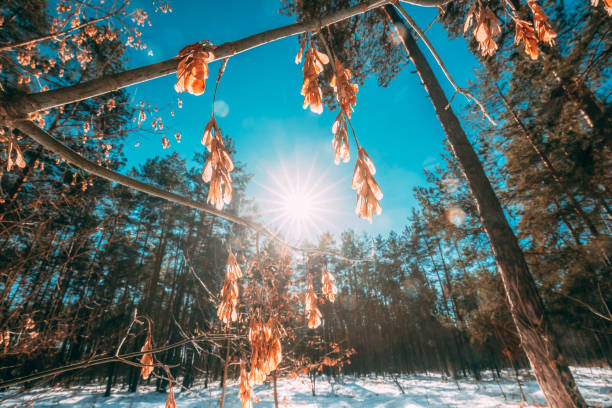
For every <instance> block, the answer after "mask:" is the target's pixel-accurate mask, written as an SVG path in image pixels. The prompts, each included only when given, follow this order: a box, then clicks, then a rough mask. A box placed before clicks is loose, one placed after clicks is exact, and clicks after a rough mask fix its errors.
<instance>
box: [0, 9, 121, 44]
mask: <svg viewBox="0 0 612 408" xmlns="http://www.w3.org/2000/svg"><path fill="white" fill-rule="evenodd" d="M126 5H127V3H123V5H122V6H121V7H120V8H119V9H117V10H116V11H115V12H113V13H109V14H107V15H105V16H102V17H98V18H93V19H91V20H88V21H86V22H84V23H81V24H79V25H77V26H75V27H71V28H67V29H65V30H62V31H58V32H57V33H49V34H47V35H44V36H42V37H37V38H32V39H31V40H26V41H21V42H18V43H14V44H6V45H1V46H0V51H8V50H11V49H13V48H19V47H26V46H28V45H34V44H38V43H40V42H43V41H46V40H50V39H52V38H57V37H61V36H62V35H66V34H68V33H71V32H72V31H76V30H80V29H81V28H84V27H87V26H89V25H92V24H96V23H98V22H100V21H104V20H107V19H109V18H112V17H114V16H116V15H117V14H119V13H121V12H122V11H123V9H124V8H125V6H126Z"/></svg>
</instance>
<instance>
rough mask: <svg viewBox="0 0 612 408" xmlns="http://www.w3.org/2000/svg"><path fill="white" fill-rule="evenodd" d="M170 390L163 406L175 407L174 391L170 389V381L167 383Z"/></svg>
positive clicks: (167, 407)
mask: <svg viewBox="0 0 612 408" xmlns="http://www.w3.org/2000/svg"><path fill="white" fill-rule="evenodd" d="M169 386H170V391H168V398H167V399H166V407H165V408H176V401H175V400H174V391H172V381H170V383H169Z"/></svg>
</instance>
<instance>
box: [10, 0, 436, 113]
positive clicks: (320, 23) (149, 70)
mask: <svg viewBox="0 0 612 408" xmlns="http://www.w3.org/2000/svg"><path fill="white" fill-rule="evenodd" d="M394 1H395V0H367V1H364V2H362V3H360V4H358V5H356V6H353V7H349V8H347V9H343V10H340V11H337V12H335V13H332V14H329V15H327V16H324V17H320V18H317V19H312V20H309V21H307V22H302V23H295V24H290V25H286V26H283V27H278V28H274V29H272V30H268V31H264V32H262V33H259V34H254V35H251V36H249V37H245V38H242V39H240V40H237V41H230V42H226V43H223V44H221V45H220V46H218V47H216V48H215V50H214V60H213V61H216V60H220V59H224V58H227V57H231V56H234V55H236V54H240V53H242V52H244V51H247V50H250V49H251V48H255V47H259V46H261V45H264V44H267V43H270V42H273V41H277V40H280V39H283V38H286V37H290V36H293V35H297V34H301V33H304V32H306V31H313V30H318V29H320V28H321V27H326V26H328V25H331V24H335V23H337V22H340V21H343V20H346V19H349V18H351V17H353V16H356V15H359V14H363V13H365V12H367V11H370V10H372V9H376V8H378V7H381V6H384V5H386V4H391V3H392V2H394ZM447 2H448V0H409V1H408V3H410V4H415V5H419V6H427V7H434V6H437V5H441V4H445V3H447ZM179 60H180V58H179V57H174V58H172V59H169V60H166V61H161V62H158V63H155V64H151V65H145V66H143V67H139V68H134V69H130V70H127V71H123V72H120V73H117V74H111V75H106V76H103V77H100V78H96V79H92V80H90V81H86V82H82V83H80V84H76V85H71V86H66V87H63V88H59V89H54V90H50V91H45V92H39V93H34V94H28V95H24V96H21V97H19V98H17V99H15V100H13V101H7V102H9V103H4V105H6V106H4V107H2V109H3V110H4V112H0V119H1V118H3V117H4V119H13V120H18V119H25V118H26V115H27V114H28V113H32V112H36V111H41V110H46V109H50V108H55V107H58V106H62V105H66V104H69V103H73V102H78V101H81V100H84V99H89V98H93V97H96V96H99V95H103V94H106V93H109V92H113V91H117V90H119V89H122V88H126V87H128V86H131V85H136V84H139V83H141V82H145V81H149V80H152V79H155V78H159V77H162V76H165V75H169V74H173V73H175V72H176V69H177V66H178V62H179Z"/></svg>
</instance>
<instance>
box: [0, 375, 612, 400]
mask: <svg viewBox="0 0 612 408" xmlns="http://www.w3.org/2000/svg"><path fill="white" fill-rule="evenodd" d="M572 372H573V373H574V376H575V378H576V381H577V382H578V385H579V387H580V391H581V392H582V395H583V396H584V397H585V399H586V400H587V402H588V403H589V405H591V406H595V407H610V406H612V370H610V369H604V368H583V367H581V368H572ZM520 378H521V384H522V386H523V391H524V393H525V395H526V397H527V402H525V401H523V400H522V397H521V393H520V390H519V387H518V385H517V383H516V380H515V379H514V375H513V374H512V372H510V371H505V372H504V375H503V379H502V380H501V381H500V382H499V383H498V382H496V381H495V380H494V379H493V377H492V376H491V374H490V373H488V374H487V373H485V375H483V380H482V381H479V382H477V381H474V380H473V379H462V380H459V381H457V382H455V381H453V380H450V379H445V378H443V377H442V376H441V375H440V374H419V375H403V376H401V377H399V378H397V381H398V383H399V384H400V385H401V387H402V388H403V389H404V391H405V394H402V392H401V391H400V388H399V387H398V386H397V384H396V382H395V380H394V379H393V377H391V376H389V375H387V376H385V377H384V378H383V377H382V376H378V377H376V376H369V377H360V378H356V377H352V376H345V377H343V381H342V384H340V383H336V382H335V381H334V380H333V379H328V378H327V377H318V378H317V383H316V393H317V396H316V397H313V396H312V393H311V384H310V380H309V379H308V378H306V377H303V378H297V379H279V381H278V393H279V406H280V407H287V408H289V407H308V408H315V407H316V408H318V407H330V408H345V407H347V408H348V407H363V408H374V407H380V408H416V407H474V408H486V407H534V406H545V400H544V396H543V394H542V392H541V391H540V390H539V387H538V385H537V383H536V381H535V379H534V378H533V377H532V376H530V375H528V374H527V372H526V371H523V372H522V374H521V377H520ZM237 390H238V384H237V382H235V381H232V382H229V383H228V391H227V395H226V402H225V407H226V408H231V407H240V401H239V399H238V396H237ZM502 390H503V394H502ZM15 391H16V390H10V391H9V392H6V393H4V394H2V393H0V405H2V406H3V407H17V406H19V407H23V406H28V407H60V408H61V407H72V406H79V407H92V408H94V407H106V408H113V407H117V408H145V407H147V408H157V407H159V408H162V407H164V405H165V400H166V395H165V394H161V393H157V392H155V391H154V389H153V388H152V387H140V388H139V390H138V392H136V393H128V392H127V391H125V390H121V389H118V388H117V389H114V390H113V394H112V395H111V396H110V397H108V398H105V397H104V396H103V394H104V386H103V385H99V386H93V385H92V386H78V387H74V388H70V389H66V388H53V389H49V388H40V389H35V390H30V391H28V392H27V393H22V394H19V395H17V396H12V394H13V393H14V392H15ZM255 391H256V394H257V398H258V401H256V402H255V404H254V407H255V408H270V407H274V396H273V391H272V386H271V385H265V384H264V385H261V386H256V387H255ZM504 394H505V397H504ZM220 395H221V389H220V388H219V387H218V382H217V383H214V384H213V385H212V386H210V387H209V388H203V386H202V385H199V384H196V385H195V386H194V387H193V388H192V390H191V391H181V390H180V389H179V387H175V396H176V402H177V406H178V408H195V407H218V398H219V396H220Z"/></svg>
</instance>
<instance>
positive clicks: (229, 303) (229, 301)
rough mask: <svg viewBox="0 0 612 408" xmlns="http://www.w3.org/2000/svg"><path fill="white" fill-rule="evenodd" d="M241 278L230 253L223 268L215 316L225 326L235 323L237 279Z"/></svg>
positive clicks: (233, 257) (238, 267) (236, 314)
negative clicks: (223, 279) (218, 302)
mask: <svg viewBox="0 0 612 408" xmlns="http://www.w3.org/2000/svg"><path fill="white" fill-rule="evenodd" d="M241 276H242V271H241V270H240V265H238V262H237V261H236V257H235V256H234V254H233V253H232V251H230V253H229V255H228V257H227V265H226V267H225V283H224V284H223V289H222V290H221V303H220V304H219V307H218V309H217V316H218V317H219V319H221V320H222V321H223V323H225V324H228V323H229V322H230V321H232V322H235V321H236V320H237V319H238V312H237V311H236V307H237V306H238V278H240V277H241Z"/></svg>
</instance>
